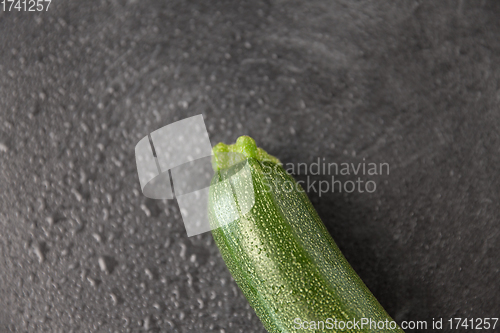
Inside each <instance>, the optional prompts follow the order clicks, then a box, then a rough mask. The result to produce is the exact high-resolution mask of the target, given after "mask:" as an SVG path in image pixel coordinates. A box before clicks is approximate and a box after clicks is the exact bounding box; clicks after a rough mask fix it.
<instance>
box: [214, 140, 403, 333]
mask: <svg viewBox="0 0 500 333" xmlns="http://www.w3.org/2000/svg"><path fill="white" fill-rule="evenodd" d="M228 151H231V152H239V153H241V154H242V155H243V156H244V157H245V158H246V159H245V160H243V161H236V162H235V161H234V160H233V161H227V160H226V161H225V160H223V158H219V156H218V153H220V152H228ZM214 153H215V158H214V167H215V169H216V172H215V175H214V178H213V180H212V184H216V183H217V182H220V181H224V180H227V179H230V178H231V177H233V178H232V183H233V184H234V186H239V185H238V184H244V183H245V181H242V180H241V179H237V177H241V176H240V175H239V174H238V173H237V171H238V170H240V169H241V167H242V165H244V164H245V163H247V165H248V167H249V170H250V171H251V181H252V184H253V189H251V187H250V190H253V191H254V196H255V204H254V206H253V207H252V209H251V210H250V211H249V212H248V213H246V214H244V215H240V216H239V218H238V219H237V220H236V221H233V222H231V223H229V224H225V222H227V221H225V220H224V219H225V218H226V217H225V216H224V214H223V212H224V210H223V209H222V210H221V209H220V207H224V204H225V200H226V201H227V200H228V199H227V198H233V200H236V201H237V199H236V196H234V189H233V192H232V193H231V191H232V190H231V188H230V187H216V186H212V187H211V189H210V195H209V205H208V207H209V219H210V223H211V226H212V234H213V237H214V239H215V242H216V244H217V246H218V247H219V249H220V251H221V254H222V257H223V259H224V261H225V262H226V264H227V267H228V268H229V271H230V272H231V274H232V276H233V277H234V279H235V281H236V282H237V284H238V286H239V287H240V288H241V290H242V291H243V293H244V295H245V296H246V298H247V299H248V301H249V303H250V305H251V306H252V307H253V309H254V310H255V312H256V313H257V315H258V316H259V318H260V319H261V321H262V322H263V324H264V326H265V328H266V329H267V330H268V332H270V333H285V332H403V331H402V330H401V329H400V328H399V326H398V327H397V328H396V329H392V330H391V329H388V330H387V329H378V328H376V329H369V328H368V327H367V326H365V329H361V327H360V328H359V329H358V328H355V329H351V330H349V329H347V328H345V329H343V330H340V329H338V330H335V329H328V328H327V327H325V328H324V329H304V328H299V326H300V325H298V324H297V318H300V321H301V322H303V321H307V322H311V321H314V322H318V321H323V322H324V321H326V320H327V319H328V318H331V319H332V320H335V319H336V320H338V321H344V322H347V321H351V322H353V320H354V322H355V321H356V320H357V321H358V322H359V321H360V320H361V319H362V318H367V319H373V320H374V321H377V322H378V321H385V320H388V322H390V321H392V319H391V318H390V316H389V315H388V314H387V313H386V312H385V310H384V309H383V308H382V306H381V305H380V304H379V303H378V301H377V300H376V299H375V297H374V296H373V295H372V293H371V292H370V291H369V290H368V288H367V287H366V286H365V284H364V283H363V282H362V281H361V279H360V278H359V277H358V275H357V274H356V273H355V271H354V270H353V269H352V268H351V266H350V265H349V263H348V262H347V260H346V259H345V258H344V256H343V255H342V253H341V252H340V250H339V248H338V247H337V245H336V244H335V242H334V241H333V239H332V237H331V236H330V234H329V232H328V231H327V229H326V228H325V226H324V224H323V222H322V221H321V219H320V218H319V216H318V214H317V213H316V211H315V209H314V207H313V206H312V204H311V202H310V201H309V198H308V197H307V195H306V194H305V193H304V191H302V189H301V188H300V186H299V185H297V183H296V182H295V181H294V179H293V178H292V177H291V176H290V175H288V174H287V173H286V171H285V170H284V169H283V168H282V167H281V166H280V165H279V164H277V163H279V161H278V160H277V159H276V158H274V157H272V156H269V155H267V154H265V152H263V151H261V150H259V149H258V148H257V147H256V146H255V141H253V139H251V138H249V137H240V138H239V139H238V141H237V143H236V144H235V145H232V146H226V145H222V144H219V145H217V146H216V147H214ZM247 181H248V180H247ZM246 184H248V182H246ZM290 184H293V186H291V185H290ZM240 190H244V191H246V190H248V189H240ZM228 191H229V192H228ZM228 204H229V203H228ZM215 205H217V207H218V208H217V209H214V207H215ZM332 322H333V321H332ZM320 325H321V324H320ZM308 326H309V325H308ZM372 328H373V326H372Z"/></svg>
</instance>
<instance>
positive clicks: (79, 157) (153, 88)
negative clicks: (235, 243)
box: [0, 0, 500, 333]
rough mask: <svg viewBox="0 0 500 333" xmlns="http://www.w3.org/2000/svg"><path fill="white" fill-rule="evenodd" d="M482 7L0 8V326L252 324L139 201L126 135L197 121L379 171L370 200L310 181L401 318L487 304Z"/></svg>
mask: <svg viewBox="0 0 500 333" xmlns="http://www.w3.org/2000/svg"><path fill="white" fill-rule="evenodd" d="M499 17H500V4H499V2H498V1H495V0H490V1H467V0H461V1H439V2H438V1H405V2H393V1H347V0H344V1H319V0H311V1H278V0H272V1H269V0H266V1H259V0H252V1H245V2H239V1H168V2H167V1H148V0H145V1H133V0H129V1H125V0H112V1H111V0H110V1H104V0H103V1H76V0H74V1H69V0H65V1H59V0H54V1H52V4H51V7H50V9H49V11H48V12H42V13H18V12H10V13H4V12H0V32H1V33H0V189H1V191H0V332H11V331H12V332H141V331H151V332H155V331H156V332H226V333H233V332H264V329H263V328H262V325H261V323H260V321H259V320H258V318H257V317H256V316H255V313H254V312H253V310H252V309H251V308H250V307H249V306H248V304H247V302H246V300H245V298H244V297H243V296H242V294H241V292H240V291H239V289H238V288H237V286H236V284H235V283H234V281H233V280H232V279H231V277H230V274H229V272H228V271H227V268H226V266H225V265H224V262H223V261H222V259H221V257H220V254H219V252H218V250H217V248H216V246H215V244H214V242H213V240H212V237H211V235H210V234H209V233H208V234H203V235H201V236H197V237H193V238H188V237H187V236H186V233H185V231H184V226H183V224H182V221H181V219H180V214H179V210H178V207H177V204H176V203H175V201H153V200H147V199H145V198H144V197H143V196H142V194H141V193H140V188H139V181H138V177H137V173H136V170H135V160H134V146H135V144H136V143H137V141H138V140H139V139H141V138H142V137H143V136H144V135H146V134H147V133H149V132H151V131H153V130H155V129H157V128H159V127H162V126H164V125H166V124H168V123H171V122H174V121H176V120H179V119H183V118H185V117H188V116H191V115H196V114H200V113H201V114H203V115H204V118H205V122H206V124H207V128H208V130H209V134H210V138H211V140H212V144H215V143H217V142H219V141H224V142H226V143H230V142H234V140H235V139H236V138H237V137H238V136H239V135H243V134H248V135H251V136H252V137H254V138H255V139H256V140H257V143H258V144H259V145H260V146H262V147H263V148H265V149H266V150H267V151H269V152H270V153H271V154H273V155H275V156H278V157H279V158H280V159H281V160H282V161H283V162H285V163H288V162H290V163H292V162H293V163H299V162H305V163H311V162H314V161H316V159H317V158H318V157H320V158H323V157H324V158H325V161H327V162H337V163H343V162H346V163H360V162H363V161H366V162H368V161H370V162H376V163H389V165H390V174H389V175H382V176H373V177H371V178H370V177H365V178H363V179H365V180H366V179H373V180H374V181H375V182H376V184H377V189H376V191H375V192H374V193H372V194H369V193H358V192H354V193H351V194H347V193H327V194H323V195H321V197H319V195H318V194H317V193H312V192H310V193H309V195H310V197H311V200H312V201H313V204H314V206H315V207H316V208H317V210H318V213H319V214H320V216H321V217H322V218H323V220H324V222H325V224H326V225H327V227H328V229H329V230H330V232H331V234H332V236H333V237H334V239H335V240H336V242H337V243H338V245H339V246H340V248H341V249H342V250H343V252H344V254H345V255H346V257H347V258H348V260H349V261H350V262H351V264H352V265H353V267H354V268H355V269H356V271H357V272H358V273H359V275H360V276H361V277H362V279H363V280H364V281H365V282H366V284H367V285H368V287H369V288H370V289H371V290H372V291H373V293H374V294H375V295H376V296H377V298H378V299H379V300H380V302H381V303H382V305H383V306H384V307H385V308H386V309H387V311H388V312H389V313H390V314H391V315H392V316H393V317H394V318H395V319H396V320H397V321H399V322H401V321H402V320H428V321H430V320H432V318H439V317H443V318H445V320H446V319H448V318H450V317H468V318H478V317H479V318H481V317H498V316H499V313H500V306H499V302H498V300H499V299H500V290H499V284H498V281H499V269H500V258H499V256H498V254H499V252H500V251H499V250H500V248H499V246H500V245H499V244H500V242H499V240H500V232H499V226H498V218H499V216H500V214H499V213H500V207H499V202H498V199H499V198H500V193H499V189H500V177H499V175H500V174H499V172H498V165H499V162H500V161H499V160H500V148H499V147H500V139H499V130H500V113H499V107H500V86H499V80H500V68H499V64H500V43H499V38H498V36H499V34H500V24H499V22H500V20H499ZM363 159H365V160H363ZM297 178H298V179H303V180H305V179H306V177H305V176H299V177H297ZM356 178H357V176H354V175H351V176H342V175H338V179H341V180H342V181H344V182H345V181H347V180H355V179H356ZM315 179H316V180H321V179H329V176H325V175H324V176H318V177H315ZM429 331H430V330H429ZM443 331H447V330H443Z"/></svg>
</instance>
